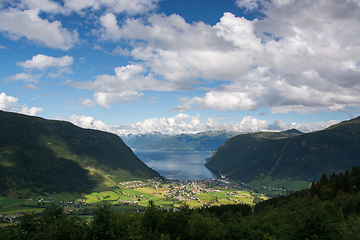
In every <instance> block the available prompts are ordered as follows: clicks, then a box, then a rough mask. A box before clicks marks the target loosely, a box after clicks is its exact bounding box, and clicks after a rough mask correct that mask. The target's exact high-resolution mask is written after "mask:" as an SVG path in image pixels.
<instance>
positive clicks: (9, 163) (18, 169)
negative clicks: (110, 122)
mask: <svg viewBox="0 0 360 240" xmlns="http://www.w3.org/2000/svg"><path fill="white" fill-rule="evenodd" d="M89 169H98V170H99V171H102V172H103V173H105V175H106V176H107V177H109V178H110V179H112V180H114V181H116V182H118V181H120V180H127V179H139V178H152V177H155V176H156V177H159V174H158V173H157V172H155V171H154V170H152V169H150V168H149V167H147V166H146V165H145V164H144V163H143V162H141V161H140V160H139V159H138V158H137V157H136V156H135V155H134V153H133V152H132V151H131V149H130V148H129V147H127V146H126V145H125V144H124V143H123V141H122V140H121V139H120V138H119V137H118V136H116V135H114V134H111V133H106V132H101V131H96V130H90V129H82V128H79V127H77V126H75V125H73V124H71V123H69V122H64V121H55V120H45V119H42V118H39V117H30V116H26V115H21V114H16V113H9V112H3V111H0V178H1V181H0V191H1V194H5V193H9V192H11V191H16V190H19V189H29V190H36V189H42V190H44V191H56V192H61V191H70V192H72V191H76V192H81V191H83V192H84V191H88V190H91V189H93V188H94V187H97V186H102V184H103V182H104V181H105V179H104V177H103V176H104V175H99V174H95V175H94V174H90V171H89Z"/></svg>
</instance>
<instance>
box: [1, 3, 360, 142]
mask: <svg viewBox="0 0 360 240" xmlns="http://www.w3.org/2000/svg"><path fill="white" fill-rule="evenodd" d="M359 16H360V2H359V1H358V0H349V1H343V0H327V1H309V0H272V1H270V0H258V1H254V0H207V1H203V0H193V1H187V0H185V1H184V0H183V1H180V0H168V1H166V0H86V1H85V0H56V1H55V0H16V1H9V0H0V63H1V64H0V80H1V82H0V110H5V111H11V112H19V113H24V114H28V115H36V116H40V117H44V118H47V119H60V120H66V121H70V122H73V123H74V124H76V125H79V126H81V127H85V128H93V129H99V130H104V131H110V132H114V133H116V134H119V135H122V134H128V133H132V134H138V133H150V132H153V131H157V132H162V133H166V134H179V133H194V132H202V131H214V130H231V131H237V132H252V131H263V130H287V129H289V128H293V127H295V128H297V129H299V130H301V131H304V132H309V131H316V130H320V129H323V128H325V127H327V126H329V125H332V124H334V123H337V122H339V121H343V120H348V119H351V118H353V117H356V116H358V115H359V107H360V94H359V93H360V18H359Z"/></svg>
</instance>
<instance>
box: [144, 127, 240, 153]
mask: <svg viewBox="0 0 360 240" xmlns="http://www.w3.org/2000/svg"><path fill="white" fill-rule="evenodd" d="M237 134H238V133H235V132H227V131H217V132H201V133H196V134H180V135H176V136H170V137H165V138H162V139H160V140H157V141H154V142H151V143H149V144H147V145H145V146H144V148H147V149H162V150H198V151H215V150H216V149H217V148H218V147H219V146H221V145H222V144H223V143H224V142H225V141H226V140H228V139H229V138H230V137H233V136H235V135H237Z"/></svg>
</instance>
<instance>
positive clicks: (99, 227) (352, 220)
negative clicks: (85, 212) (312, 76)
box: [0, 167, 360, 240]
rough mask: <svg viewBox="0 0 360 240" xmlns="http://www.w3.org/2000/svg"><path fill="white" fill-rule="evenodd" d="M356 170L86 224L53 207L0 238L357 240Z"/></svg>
mask: <svg viewBox="0 0 360 240" xmlns="http://www.w3.org/2000/svg"><path fill="white" fill-rule="evenodd" d="M359 185H360V169H359V168H358V167H354V168H352V169H351V170H347V171H346V172H345V173H340V174H332V175H331V176H330V177H327V176H326V175H323V176H322V177H321V179H320V180H319V181H317V182H313V184H312V187H311V188H310V189H304V190H301V191H298V192H294V193H292V194H290V195H288V196H280V197H275V198H272V199H269V200H267V201H263V202H260V203H258V204H257V205H256V206H255V208H254V209H252V208H251V207H250V206H248V205H246V204H237V205H223V206H218V207H217V206H214V207H210V208H198V209H190V208H189V207H188V206H186V205H184V206H183V207H181V208H180V210H179V211H172V210H170V211H168V210H163V209H160V208H158V207H157V206H155V205H154V204H153V203H152V202H150V204H149V206H148V207H147V209H146V210H145V212H144V213H138V212H127V213H117V212H113V211H111V207H110V206H105V207H100V208H99V209H98V211H97V213H96V215H95V216H94V218H93V219H92V220H91V221H90V222H86V221H85V220H82V219H81V218H78V217H77V216H71V217H66V216H67V215H65V214H63V213H62V211H63V208H62V207H57V206H55V205H54V206H53V207H52V208H51V209H48V210H46V211H45V212H44V213H43V214H39V215H32V214H31V213H30V214H25V215H24V217H22V219H21V223H20V224H18V225H17V226H13V227H8V228H6V229H0V238H1V239H169V240H175V239H177V240H182V239H184V240H188V239H190V240H191V239H194V240H199V239H206V240H212V239H219V240H220V239H249V240H258V239H277V240H288V239H294V240H303V239H309V240H317V239H336V240H337V239H345V240H347V239H359V238H360V220H359V219H360V207H359V206H360V188H359Z"/></svg>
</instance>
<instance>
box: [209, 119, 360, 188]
mask: <svg viewBox="0 0 360 240" xmlns="http://www.w3.org/2000/svg"><path fill="white" fill-rule="evenodd" d="M288 133H289V132H288ZM288 133H287V134H288ZM283 134H285V135H283ZM281 135H283V136H282V137H280V136H281ZM277 136H279V137H277ZM359 147H360V118H359V117H358V118H356V119H353V120H350V121H345V122H342V123H340V124H337V125H334V126H331V127H329V128H327V129H325V130H323V131H318V132H313V133H307V134H301V135H297V134H296V133H295V134H293V135H286V133H252V134H246V135H239V136H236V137H233V138H231V139H229V140H228V141H227V142H225V143H224V144H223V145H222V146H221V147H220V148H219V149H218V150H217V151H216V153H215V154H214V155H213V156H212V157H211V158H210V160H209V161H208V162H207V163H206V166H207V167H209V168H214V169H217V170H219V171H220V173H221V174H225V175H226V176H227V177H229V178H230V179H233V180H241V181H244V182H251V181H252V180H254V179H256V178H257V177H259V176H271V177H273V178H276V179H289V178H291V179H292V180H303V181H313V180H316V179H318V178H320V176H321V174H323V173H326V174H331V173H333V172H340V171H344V170H345V169H348V168H351V167H352V166H358V165H359V164H360V151H359Z"/></svg>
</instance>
